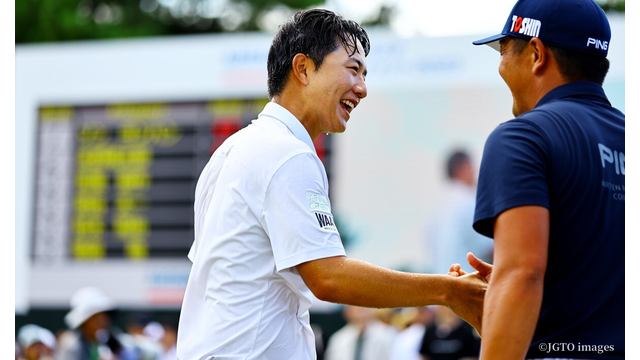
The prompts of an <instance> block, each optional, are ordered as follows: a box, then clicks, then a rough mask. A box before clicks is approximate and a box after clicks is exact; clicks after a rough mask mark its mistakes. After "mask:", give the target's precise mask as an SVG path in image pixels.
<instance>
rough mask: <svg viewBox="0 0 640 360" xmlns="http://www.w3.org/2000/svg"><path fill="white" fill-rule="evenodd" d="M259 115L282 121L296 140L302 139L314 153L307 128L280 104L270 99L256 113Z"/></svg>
mask: <svg viewBox="0 0 640 360" xmlns="http://www.w3.org/2000/svg"><path fill="white" fill-rule="evenodd" d="M260 116H268V117H270V118H274V119H276V120H278V121H280V122H282V123H283V124H285V125H286V126H287V128H289V131H291V133H292V134H293V135H294V136H295V137H296V138H298V140H300V141H303V142H304V143H305V144H307V145H308V146H309V147H310V148H311V150H313V153H314V154H315V153H316V147H315V146H314V145H313V140H311V136H310V135H309V132H308V131H307V129H306V128H305V127H304V126H303V125H302V123H301V122H300V120H298V118H296V117H295V116H294V115H293V114H292V113H291V112H289V110H287V109H286V108H284V107H283V106H282V105H280V104H277V103H274V102H273V101H270V102H268V103H267V105H266V106H265V107H264V109H263V110H262V112H261V113H260V114H259V115H258V118H259V117H260Z"/></svg>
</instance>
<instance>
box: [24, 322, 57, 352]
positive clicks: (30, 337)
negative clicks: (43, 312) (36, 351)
mask: <svg viewBox="0 0 640 360" xmlns="http://www.w3.org/2000/svg"><path fill="white" fill-rule="evenodd" d="M17 341H18V344H20V346H22V347H23V348H24V349H25V350H26V349H28V348H29V346H31V345H33V344H35V343H42V344H44V345H45V346H46V347H48V348H49V349H55V348H56V337H55V336H54V335H53V333H52V332H51V331H49V330H47V329H45V328H43V327H40V326H38V325H35V324H28V325H25V326H23V327H21V328H20V331H19V332H18V338H17Z"/></svg>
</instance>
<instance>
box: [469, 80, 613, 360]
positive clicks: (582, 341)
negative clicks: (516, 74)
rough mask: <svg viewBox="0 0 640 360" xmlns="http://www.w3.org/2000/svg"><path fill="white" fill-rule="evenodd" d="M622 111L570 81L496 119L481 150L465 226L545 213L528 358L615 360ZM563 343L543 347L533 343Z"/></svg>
mask: <svg viewBox="0 0 640 360" xmlns="http://www.w3.org/2000/svg"><path fill="white" fill-rule="evenodd" d="M624 129H625V115H624V114H623V113H622V112H620V111H619V110H617V109H615V108H613V107H612V106H611V104H610V103H609V101H608V100H607V98H606V95H605V94H604V91H603V89H602V87H601V86H599V85H598V84H596V83H594V82H587V81H583V82H573V83H569V84H566V85H563V86H560V87H557V88H555V89H554V90H552V91H550V92H549V93H547V94H546V95H545V96H544V97H543V98H542V99H541V100H540V102H539V103H538V104H537V105H536V107H535V108H534V109H533V110H531V111H529V112H526V113H524V114H521V115H520V116H518V117H517V118H515V119H513V120H510V121H508V122H505V123H503V124H500V125H499V126H498V127H497V128H496V129H495V130H494V131H493V132H492V133H491V135H490V136H489V138H488V139H487V142H486V144H485V148H484V154H483V158H482V163H481V167H480V177H479V180H478V192H477V199H476V210H475V218H474V224H473V227H474V229H475V230H476V231H477V232H479V233H481V234H483V235H485V236H489V237H493V224H494V221H495V219H496V218H497V217H498V215H500V213H502V212H503V211H505V210H507V209H510V208H514V207H518V206H525V205H538V206H543V207H545V208H547V209H549V213H550V234H549V254H548V264H547V270H546V275H545V281H544V294H543V299H542V307H541V311H540V317H539V319H538V324H537V326H536V331H535V334H534V336H533V342H532V344H531V347H530V349H529V352H528V354H527V358H551V357H560V358H562V357H565V358H588V359H621V358H624V276H625V275H624V272H625V268H624V234H625V232H624V225H625V222H624V214H625V210H624V207H625V157H624V151H625V130H624ZM549 343H553V344H557V343H568V344H573V345H572V346H569V347H571V348H573V351H571V349H568V348H567V346H565V347H564V348H560V347H558V346H555V351H554V349H551V351H549V352H547V351H540V349H545V350H546V348H545V345H541V344H549Z"/></svg>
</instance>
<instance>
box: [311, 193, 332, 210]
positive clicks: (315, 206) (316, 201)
mask: <svg viewBox="0 0 640 360" xmlns="http://www.w3.org/2000/svg"><path fill="white" fill-rule="evenodd" d="M307 198H309V209H310V210H313V211H316V210H320V211H327V212H331V206H329V200H328V199H327V197H326V196H324V195H317V194H307Z"/></svg>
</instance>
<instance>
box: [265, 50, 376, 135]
mask: <svg viewBox="0 0 640 360" xmlns="http://www.w3.org/2000/svg"><path fill="white" fill-rule="evenodd" d="M338 43H339V46H338V48H337V49H336V50H335V51H333V52H331V53H329V54H327V55H326V56H325V58H324V61H323V62H322V65H321V66H320V67H319V68H316V65H315V63H314V62H313V60H311V58H309V57H308V56H306V55H304V54H297V55H296V56H295V57H294V59H293V69H292V72H291V74H290V77H289V81H288V83H287V86H286V87H285V89H284V90H283V92H282V93H281V94H280V95H277V96H274V98H273V101H274V102H276V103H278V104H280V105H282V106H283V107H285V108H287V109H288V110H289V111H290V112H291V113H292V114H293V115H295V116H296V118H298V119H299V120H300V122H301V123H302V125H303V126H304V127H305V129H307V132H308V133H309V135H310V136H311V139H314V140H315V139H316V138H317V137H318V136H319V135H320V134H321V133H341V132H344V131H345V130H346V128H347V122H348V121H349V119H350V117H351V114H350V113H351V111H353V109H352V108H350V107H349V106H346V105H345V104H343V103H342V100H347V101H349V102H351V104H352V105H353V106H354V108H355V107H357V106H358V104H359V103H360V101H361V100H362V99H364V98H365V97H366V96H367V86H366V83H365V78H366V75H367V63H366V59H365V56H364V50H363V48H362V44H360V41H358V42H357V49H358V51H356V52H355V53H354V54H353V55H350V52H349V51H348V50H347V49H345V47H344V46H343V45H342V43H341V42H338Z"/></svg>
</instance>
